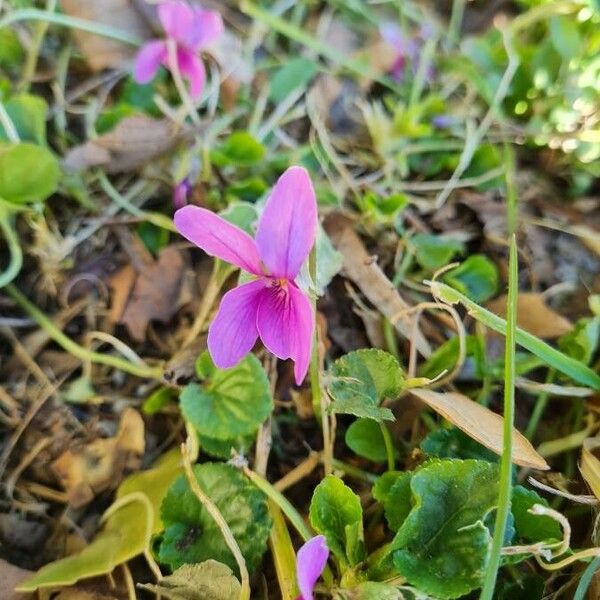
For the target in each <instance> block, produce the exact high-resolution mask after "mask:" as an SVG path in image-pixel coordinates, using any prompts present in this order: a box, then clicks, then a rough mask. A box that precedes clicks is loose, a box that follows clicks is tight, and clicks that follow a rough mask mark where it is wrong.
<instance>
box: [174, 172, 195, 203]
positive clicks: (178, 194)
mask: <svg viewBox="0 0 600 600" xmlns="http://www.w3.org/2000/svg"><path fill="white" fill-rule="evenodd" d="M191 191H192V184H191V183H190V180H189V178H187V177H186V178H185V179H183V180H182V181H180V182H179V183H178V184H177V185H176V186H175V187H174V188H173V196H172V200H173V206H174V208H175V210H177V209H179V208H183V207H184V206H185V205H186V204H187V199H188V196H189V194H190V192H191Z"/></svg>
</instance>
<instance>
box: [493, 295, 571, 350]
mask: <svg viewBox="0 0 600 600" xmlns="http://www.w3.org/2000/svg"><path fill="white" fill-rule="evenodd" d="M506 302H507V296H506V295H504V296H500V297H499V298H496V299H495V300H492V301H491V302H488V304H487V308H488V310H490V311H492V312H493V313H495V314H497V315H498V316H500V317H502V318H503V319H504V318H506ZM517 325H518V326H519V327H520V328H521V329H524V330H525V331H528V332H529V333H531V334H532V335H535V336H537V337H540V338H547V339H551V338H557V337H559V336H561V335H564V334H565V333H567V332H569V331H571V329H573V324H572V323H571V321H569V320H568V319H565V317H563V316H561V315H559V314H558V313H557V312H555V311H553V310H552V309H551V308H548V306H547V305H546V303H545V302H544V297H543V296H542V295H541V294H536V293H534V292H524V293H519V297H518V301H517Z"/></svg>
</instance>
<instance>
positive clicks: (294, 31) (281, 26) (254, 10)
mask: <svg viewBox="0 0 600 600" xmlns="http://www.w3.org/2000/svg"><path fill="white" fill-rule="evenodd" d="M240 9H241V10H242V12H244V13H246V14H247V15H248V16H249V17H252V18H253V19H255V20H256V21H259V22H261V23H263V24H264V25H267V26H268V27H269V29H271V30H273V31H277V33H280V34H281V35H284V36H285V37H287V38H289V39H290V40H294V41H295V42H298V43H299V44H302V45H303V46H305V47H307V48H310V49H311V50H313V51H314V52H316V53H317V54H319V55H320V56H322V57H324V58H327V59H329V60H331V61H332V62H334V63H337V64H338V65H340V66H342V67H344V68H346V69H348V70H349V71H352V72H353V73H354V74H355V75H359V76H360V77H366V78H368V79H373V80H374V81H377V82H378V83H380V84H381V85H383V86H385V87H387V88H389V89H391V90H396V88H397V86H396V85H395V84H394V82H393V81H392V80H391V79H390V78H389V77H385V76H382V75H379V74H377V73H375V72H374V71H373V69H371V68H370V67H369V66H368V65H367V64H366V63H363V62H362V61H359V60H356V59H352V58H348V56H347V55H346V54H344V53H343V52H340V51H339V50H337V49H336V48H334V47H333V46H331V45H330V44H326V43H325V42H322V41H321V40H319V39H317V38H316V37H314V36H312V35H310V34H309V33H307V32H306V31H304V30H302V29H300V28H299V27H297V26H296V25H294V24H293V23H291V22H290V21H286V20H285V19H283V18H281V17H279V16H278V15H274V14H272V13H270V12H269V11H268V10H265V9H264V8H261V7H260V6H258V5H256V4H255V3H254V2H251V1H250V0H242V2H241V3H240Z"/></svg>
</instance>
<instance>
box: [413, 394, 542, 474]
mask: <svg viewBox="0 0 600 600" xmlns="http://www.w3.org/2000/svg"><path fill="white" fill-rule="evenodd" d="M410 392H411V394H413V396H416V397H417V398H418V399H419V400H421V401H423V402H424V403H425V404H427V406H429V408H432V409H433V410H435V412H437V413H438V414H440V415H441V416H442V417H444V419H446V420H447V421H450V423H452V424H453V425H456V427H458V428H459V429H460V430H462V431H464V432H465V433H466V434H467V435H468V436H470V437H472V438H473V439H474V440H476V441H478V442H479V443H480V444H482V445H483V446H485V447H486V448H489V449H490V450H491V451H492V452H495V453H496V454H498V455H501V454H502V437H503V436H502V430H503V427H504V419H503V418H502V417H501V416H500V415H498V414H496V413H495V412H492V411H491V410H490V409H489V408H486V407H485V406H482V405H481V404H478V403H477V402H474V401H473V400H471V399H470V398H468V397H467V396H463V395H462V394H458V393H456V392H445V393H441V392H433V391H431V390H421V389H414V390H411V391H410ZM512 462H513V463H514V464H516V465H520V466H522V467H530V468H532V469H540V470H543V471H545V470H547V469H549V468H550V467H549V466H548V464H547V463H546V461H545V460H544V459H543V458H542V456H540V455H539V454H538V453H537V452H536V451H535V449H534V447H533V446H532V445H531V444H530V442H529V440H528V439H527V438H526V437H525V436H524V435H523V434H521V433H520V432H519V431H517V430H516V429H515V428H513V455H512Z"/></svg>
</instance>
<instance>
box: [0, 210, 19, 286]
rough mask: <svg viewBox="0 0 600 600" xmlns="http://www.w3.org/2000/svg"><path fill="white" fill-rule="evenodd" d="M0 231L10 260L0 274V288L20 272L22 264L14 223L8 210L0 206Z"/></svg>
mask: <svg viewBox="0 0 600 600" xmlns="http://www.w3.org/2000/svg"><path fill="white" fill-rule="evenodd" d="M0 231H1V232H2V233H3V235H4V239H5V241H6V244H7V246H8V252H9V256H10V260H9V263H8V266H7V267H6V269H5V270H4V271H2V272H1V273H0V288H3V287H4V286H5V285H7V284H9V283H10V282H11V281H12V280H13V279H14V278H15V277H16V276H17V275H18V274H19V271H20V270H21V266H22V264H23V251H22V250H21V245H20V244H19V238H18V236H17V234H16V231H15V223H14V220H13V219H12V218H11V216H10V214H9V209H7V208H5V207H4V206H2V204H0Z"/></svg>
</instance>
